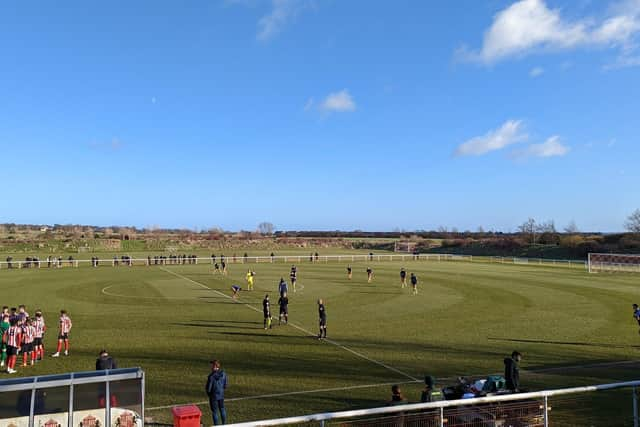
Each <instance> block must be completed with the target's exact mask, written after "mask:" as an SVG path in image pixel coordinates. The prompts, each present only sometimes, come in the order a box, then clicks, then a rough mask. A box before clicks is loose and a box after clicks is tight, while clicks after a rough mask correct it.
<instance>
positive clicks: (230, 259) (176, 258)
mask: <svg viewBox="0 0 640 427" xmlns="http://www.w3.org/2000/svg"><path fill="white" fill-rule="evenodd" d="M221 261H222V258H221V257H220V256H216V257H215V258H214V257H189V256H187V257H182V255H177V254H172V255H160V256H158V255H154V256H148V257H145V258H133V257H130V256H128V255H125V257H124V258H123V257H117V258H99V257H94V259H62V258H55V259H50V260H47V259H44V260H42V259H31V260H12V261H0V270H2V269H5V270H6V269H22V268H52V269H56V268H68V267H75V268H77V267H81V266H87V267H88V266H91V267H105V266H110V267H117V266H141V265H143V266H151V265H193V264H203V263H205V264H211V265H213V264H215V263H221ZM383 261H403V262H406V261H437V262H440V261H467V262H488V263H499V264H525V265H531V266H534V265H539V266H553V267H582V268H587V267H588V262H587V261H578V260H563V259H547V258H523V257H502V256H473V255H458V254H437V253H428V254H402V253H400V254H398V253H393V254H362V253H358V254H340V255H318V256H316V255H315V254H313V255H277V256H276V255H274V256H246V257H245V256H225V257H224V262H225V263H227V264H256V263H297V264H300V263H329V262H346V263H349V262H383Z"/></svg>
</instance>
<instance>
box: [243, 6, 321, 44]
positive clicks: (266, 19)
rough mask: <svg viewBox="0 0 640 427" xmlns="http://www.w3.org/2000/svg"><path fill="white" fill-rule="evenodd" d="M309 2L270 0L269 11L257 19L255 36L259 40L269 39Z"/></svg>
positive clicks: (280, 30)
mask: <svg viewBox="0 0 640 427" xmlns="http://www.w3.org/2000/svg"><path fill="white" fill-rule="evenodd" d="M309 4H310V3H309V2H308V1H307V0H272V1H271V11H270V12H269V13H268V14H266V15H264V16H263V17H262V18H260V20H259V21H258V34H257V35H256V38H257V39H258V40H260V41H269V40H271V39H272V38H273V37H275V36H276V35H277V34H278V33H280V32H282V30H283V28H284V27H285V26H286V25H287V24H288V23H289V22H290V21H291V20H293V19H295V17H296V15H298V13H299V12H300V11H301V10H302V9H304V8H305V7H307V6H308V5H309Z"/></svg>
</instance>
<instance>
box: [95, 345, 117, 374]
mask: <svg viewBox="0 0 640 427" xmlns="http://www.w3.org/2000/svg"><path fill="white" fill-rule="evenodd" d="M106 369H118V365H117V364H116V360H115V359H114V358H113V357H111V356H110V355H109V353H108V352H107V350H104V349H103V350H101V351H100V354H99V355H98V358H97V359H96V371H104V370H106Z"/></svg>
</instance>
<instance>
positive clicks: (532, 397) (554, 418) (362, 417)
mask: <svg viewBox="0 0 640 427" xmlns="http://www.w3.org/2000/svg"><path fill="white" fill-rule="evenodd" d="M638 386H640V381H628V382H622V383H613V384H601V385H592V386H586V387H573V388H564V389H557V390H546V391H538V392H529V393H516V394H505V395H497V396H489V397H479V398H473V399H463V400H445V401H440V402H431V403H416V404H402V405H393V406H386V407H380V408H373V409H360V410H354V411H342V412H329V413H320V414H313V415H304V416H298V417H288V418H277V419H271V420H262V421H251V422H243V423H236V424H230V425H229V426H231V427H250V426H251V427H258V426H260V427H262V426H265V427H266V426H287V425H297V426H321V427H325V426H342V427H348V426H354V427H355V426H370V427H387V426H388V427H392V426H393V427H400V426H402V427H413V426H415V427H419V426H420V427H507V426H518V427H525V426H526V427H548V426H549V425H551V423H552V422H553V425H556V426H564V427H569V426H585V425H591V426H607V427H610V426H633V427H638V423H639V419H638V394H637V387H638ZM625 389H626V393H621V392H616V393H617V394H616V395H615V396H613V395H609V396H608V397H609V400H607V402H609V405H606V404H603V401H602V398H604V396H603V395H602V393H603V392H605V391H608V392H611V391H612V390H618V391H619V390H625ZM629 390H630V391H631V396H629V393H628V392H629ZM625 396H626V397H625ZM552 400H553V402H552ZM552 404H553V406H552ZM607 406H608V409H607V408H606V407H607ZM613 406H615V407H613Z"/></svg>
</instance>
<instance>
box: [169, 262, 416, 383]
mask: <svg viewBox="0 0 640 427" xmlns="http://www.w3.org/2000/svg"><path fill="white" fill-rule="evenodd" d="M160 270H162V271H165V272H167V273H169V274H172V275H174V276H176V277H179V278H181V279H184V280H187V281H189V282H191V283H193V284H195V285H198V286H200V287H202V288H204V289H208V290H210V291H213V292H215V293H216V294H218V295H221V296H223V297H225V298H227V299H231V300H233V298H231V297H230V296H229V295H227V294H225V293H222V292H220V291H218V290H217V289H212V288H210V287H209V286H207V285H205V284H204V283H200V282H197V281H195V280H193V279H190V278H188V277H186V276H183V275H182V274H179V273H176V272H174V271H171V270H167V269H166V268H164V267H160ZM236 301H237V300H236ZM237 303H238V304H242V305H244V306H245V307H247V308H250V309H251V310H253V311H255V312H258V313H262V310H260V309H258V308H255V307H253V306H252V305H249V304H246V303H243V302H239V301H237ZM288 324H289V325H290V326H293V327H294V328H296V329H297V330H299V331H300V332H303V333H305V334H307V335H309V336H312V337H315V336H316V334H314V333H313V332H311V331H309V330H308V329H305V328H303V327H302V326H299V325H296V324H295V323H291V322H289V323H288ZM323 341H324V342H327V343H329V344H332V345H334V346H336V347H338V348H341V349H343V350H345V351H348V352H349V353H351V354H353V355H355V356H357V357H359V358H361V359H364V360H367V361H369V362H371V363H375V364H376V365H378V366H382V367H383V368H385V369H388V370H389V371H392V372H395V373H396V374H400V375H402V376H403V377H406V378H408V379H410V380H412V381H419V380H418V379H417V378H416V377H413V376H411V375H409V374H407V373H406V372H403V371H401V370H399V369H396V368H394V367H392V366H389V365H387V364H385V363H382V362H380V361H378V360H375V359H372V358H370V357H368V356H365V355H364V354H362V353H359V352H357V351H355V350H353V349H350V348H349V347H347V346H344V345H342V344H340V343H339V342H337V341H333V340H330V339H326V338H325V339H323Z"/></svg>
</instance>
